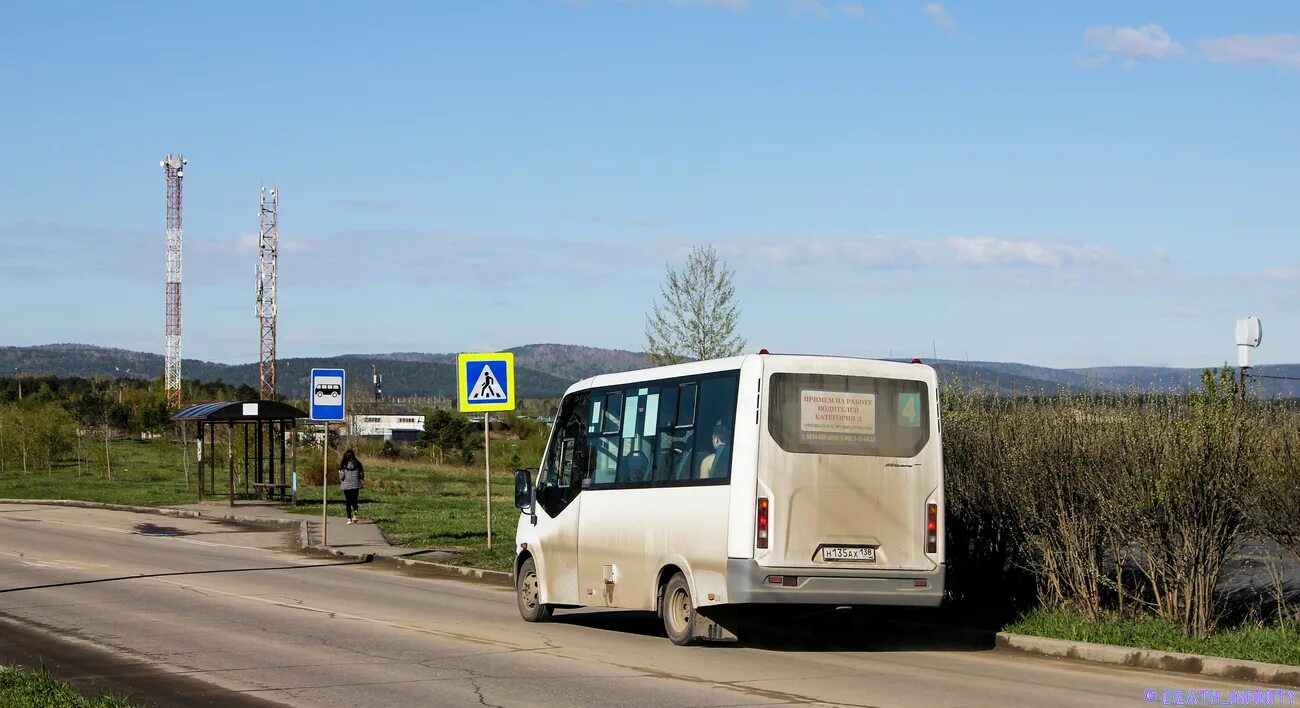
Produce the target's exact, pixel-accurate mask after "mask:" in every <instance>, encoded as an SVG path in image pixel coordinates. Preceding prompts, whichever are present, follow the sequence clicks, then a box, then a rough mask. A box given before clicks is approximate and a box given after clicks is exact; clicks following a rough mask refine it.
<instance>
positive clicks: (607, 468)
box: [587, 391, 623, 486]
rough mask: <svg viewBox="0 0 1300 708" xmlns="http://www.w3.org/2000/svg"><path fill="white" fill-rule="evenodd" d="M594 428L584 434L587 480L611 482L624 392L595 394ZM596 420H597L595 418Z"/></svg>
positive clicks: (614, 479)
mask: <svg viewBox="0 0 1300 708" xmlns="http://www.w3.org/2000/svg"><path fill="white" fill-rule="evenodd" d="M592 416H593V418H592V421H593V423H596V425H595V426H593V427H594V432H593V433H592V434H588V435H587V451H588V454H590V456H591V459H590V460H589V461H588V464H589V465H590V472H591V482H590V484H592V485H596V486H600V485H609V484H614V482H615V481H616V479H617V476H618V452H619V450H618V448H619V437H618V436H619V433H620V432H621V431H622V422H623V393H622V392H621V391H613V392H610V393H606V394H604V395H601V396H597V397H596V399H595V401H593V403H592ZM597 421H599V422H597Z"/></svg>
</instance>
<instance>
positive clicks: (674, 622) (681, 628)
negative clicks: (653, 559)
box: [659, 573, 695, 647]
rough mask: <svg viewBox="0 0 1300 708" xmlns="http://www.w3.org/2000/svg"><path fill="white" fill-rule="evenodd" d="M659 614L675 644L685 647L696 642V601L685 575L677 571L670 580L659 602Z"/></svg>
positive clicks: (670, 638)
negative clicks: (692, 596)
mask: <svg viewBox="0 0 1300 708" xmlns="http://www.w3.org/2000/svg"><path fill="white" fill-rule="evenodd" d="M659 614H660V615H661V616H662V617H663V620H664V631H665V632H667V633H668V639H669V640H671V641H672V643H673V644H676V645H677V646H679V647H684V646H686V645H688V644H694V643H695V636H694V634H695V632H694V630H695V601H694V600H693V599H692V598H691V586H690V585H687V584H686V576H685V575H682V574H681V573H677V574H675V575H673V577H672V578H670V579H669V580H668V584H667V585H665V586H664V594H663V599H662V600H661V601H660V603H659Z"/></svg>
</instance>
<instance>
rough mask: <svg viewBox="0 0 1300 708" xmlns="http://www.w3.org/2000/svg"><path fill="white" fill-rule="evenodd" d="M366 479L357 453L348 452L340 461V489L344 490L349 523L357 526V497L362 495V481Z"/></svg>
mask: <svg viewBox="0 0 1300 708" xmlns="http://www.w3.org/2000/svg"><path fill="white" fill-rule="evenodd" d="M365 478H366V470H365V468H363V467H362V466H361V460H358V459H357V453H355V452H353V451H351V450H348V451H347V452H345V453H343V459H342V460H339V489H342V490H343V499H344V502H345V503H344V506H345V507H346V509H347V512H348V523H349V524H355V523H356V522H357V519H356V518H354V516H353V515H354V514H355V513H356V512H357V511H358V507H357V495H359V494H360V493H361V480H363V479H365Z"/></svg>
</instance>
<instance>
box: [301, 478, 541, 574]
mask: <svg viewBox="0 0 1300 708" xmlns="http://www.w3.org/2000/svg"><path fill="white" fill-rule="evenodd" d="M363 462H364V463H365V465H366V481H365V488H364V489H363V490H362V491H361V497H360V500H361V511H360V514H361V516H362V517H363V518H365V519H370V520H373V521H374V522H375V523H376V524H378V525H379V529H380V530H381V531H382V532H383V533H384V536H385V537H387V538H388V540H389V542H391V543H393V544H394V545H399V546H409V547H419V548H444V549H455V550H456V551H457V552H458V554H457V556H456V557H455V558H454V559H452V560H451V561H450V562H451V563H454V564H456V565H464V566H470V567H475V568H488V569H490V570H510V563H511V560H512V559H513V557H514V540H515V525H516V524H517V522H518V520H519V510H518V509H516V508H515V507H514V500H513V495H514V481H513V480H514V477H513V475H509V474H505V473H503V472H495V471H494V472H493V475H492V548H491V549H490V550H489V549H488V547H487V523H486V506H487V505H486V504H485V503H484V494H485V489H484V480H483V470H482V469H478V470H474V469H457V468H448V467H437V466H434V465H431V464H425V463H419V462H412V461H409V460H404V461H398V462H392V463H390V462H386V461H383V460H378V459H371V460H363ZM336 498H337V503H335V502H336ZM298 499H299V501H300V505H299V506H298V507H297V508H296V509H295V511H299V512H301V513H307V514H312V513H316V514H318V513H320V506H319V503H320V488H319V487H304V488H302V489H299V490H298ZM313 500H314V501H313ZM342 502H343V500H342V495H341V494H340V493H339V492H338V491H337V490H336V489H333V488H331V493H330V515H331V516H342V515H343V503H342Z"/></svg>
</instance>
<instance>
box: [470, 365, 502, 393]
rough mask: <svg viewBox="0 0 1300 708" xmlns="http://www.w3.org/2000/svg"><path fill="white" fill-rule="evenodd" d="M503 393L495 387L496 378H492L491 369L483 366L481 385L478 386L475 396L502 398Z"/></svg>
mask: <svg viewBox="0 0 1300 708" xmlns="http://www.w3.org/2000/svg"><path fill="white" fill-rule="evenodd" d="M504 397H505V394H503V393H501V392H500V391H498V390H497V389H496V379H494V378H492V371H491V370H490V369H488V368H487V367H483V385H482V386H481V387H479V391H478V395H477V396H476V398H504Z"/></svg>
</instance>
